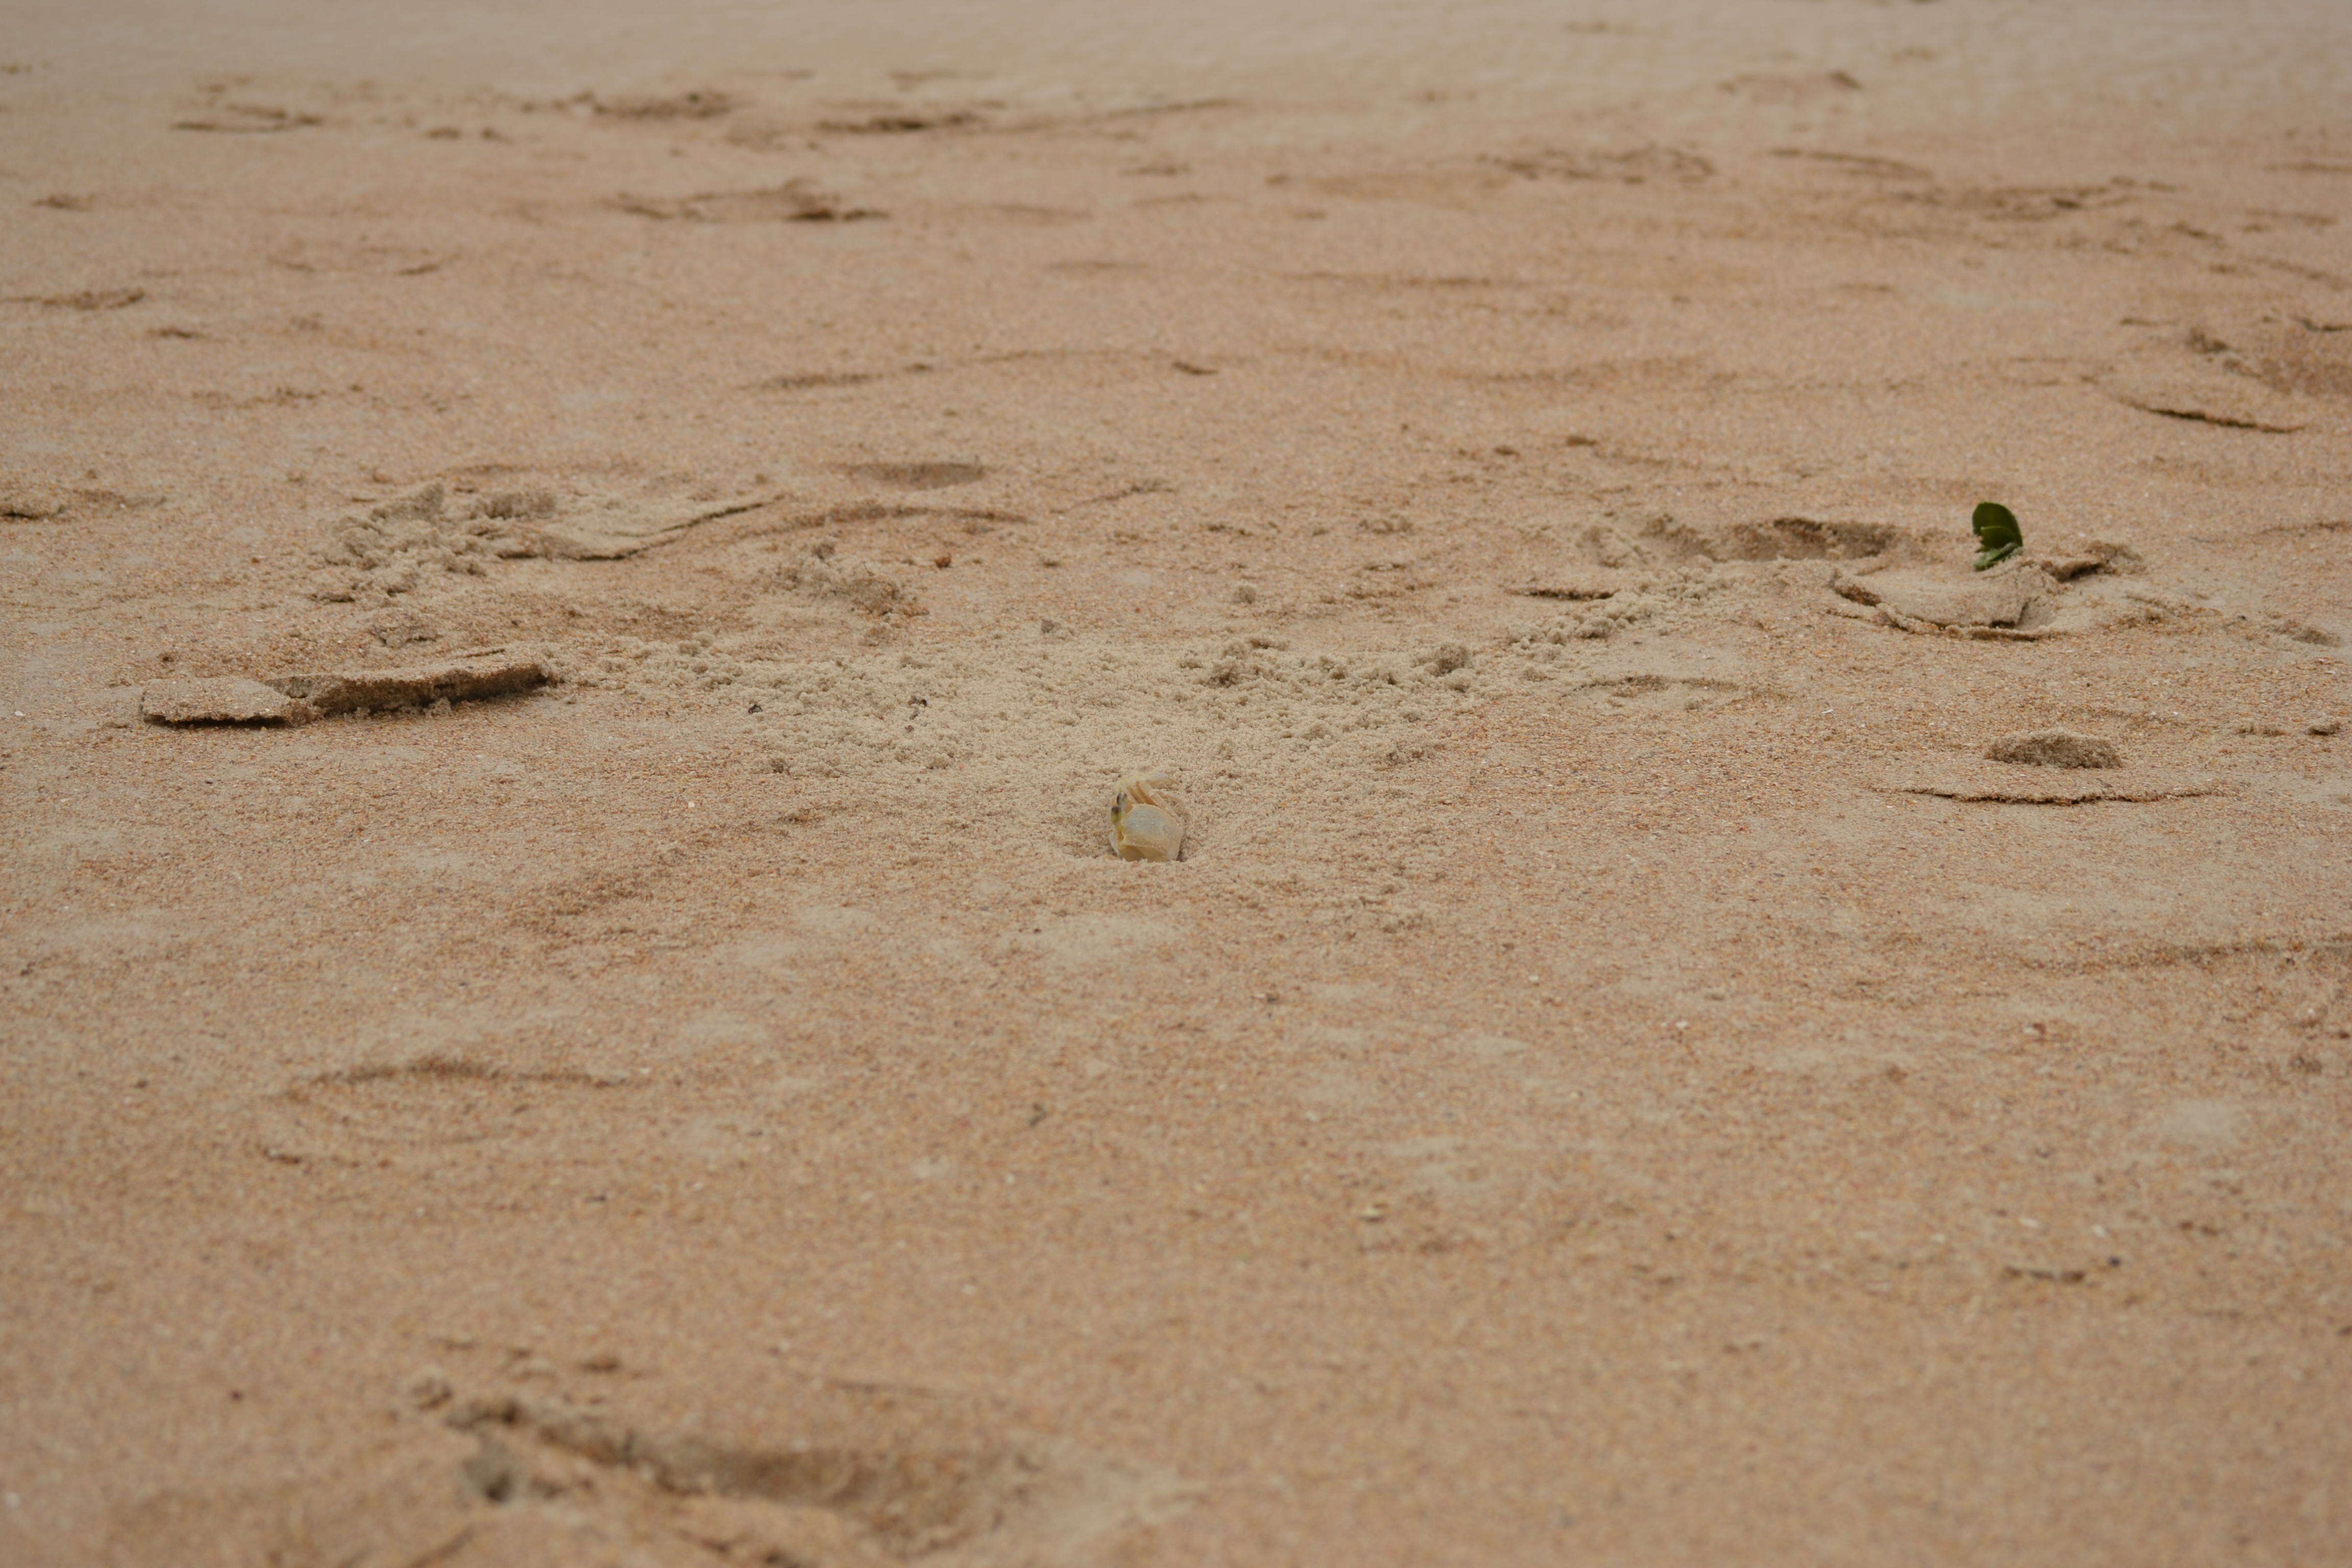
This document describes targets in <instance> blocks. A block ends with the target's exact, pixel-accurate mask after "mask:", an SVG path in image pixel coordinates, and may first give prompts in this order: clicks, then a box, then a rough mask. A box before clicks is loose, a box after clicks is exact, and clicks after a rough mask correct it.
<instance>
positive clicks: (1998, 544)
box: [1969, 500, 2025, 572]
mask: <svg viewBox="0 0 2352 1568" xmlns="http://www.w3.org/2000/svg"><path fill="white" fill-rule="evenodd" d="M1969 527H1971V528H1973V529H1975V530H1976V531H1977V544H1978V547H1979V548H1978V550H1977V570H1978V571H1979V572H1983V571H1988V570H1990V568H1992V567H1995V566H1998V565H2000V563H2002V562H2004V561H2006V560H2008V559H2009V558H2010V557H2011V556H2012V555H2014V554H2016V553H2017V552H2019V551H2021V550H2022V549H2024V548H2025V532H2024V531H2023V530H2022V529H2021V528H2019V527H2018V526H2017V514H2016V513H2015V512H2013V511H2011V510H2009V508H2007V507H2005V506H2003V505H2001V504H2000V502H1999V501H1997V500H1989V501H1979V502H1978V503H1977V513H1976V516H1975V517H1974V518H1973V519H1972V520H1970V521H1969Z"/></svg>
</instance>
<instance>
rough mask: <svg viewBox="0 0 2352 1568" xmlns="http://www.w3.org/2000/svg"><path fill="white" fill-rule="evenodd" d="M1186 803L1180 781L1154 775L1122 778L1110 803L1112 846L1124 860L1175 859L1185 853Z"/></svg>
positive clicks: (1158, 774)
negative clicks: (1180, 795)
mask: <svg viewBox="0 0 2352 1568" xmlns="http://www.w3.org/2000/svg"><path fill="white" fill-rule="evenodd" d="M1184 825H1185V811H1184V803H1183V802H1182V801H1181V800H1179V799H1177V797H1176V781H1175V780H1174V779H1171V778H1170V777H1169V776H1168V775H1167V774H1166V773H1141V774H1138V775H1137V776H1135V777H1133V778H1128V779H1122V780H1120V781H1119V785H1118V791H1117V793H1115V794H1114V795H1112V796H1111V800H1110V847H1112V848H1113V849H1115V850H1117V851H1118V858H1120V859H1122V860H1174V859H1177V858H1180V857H1181V855H1182V854H1183V852H1184Z"/></svg>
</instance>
